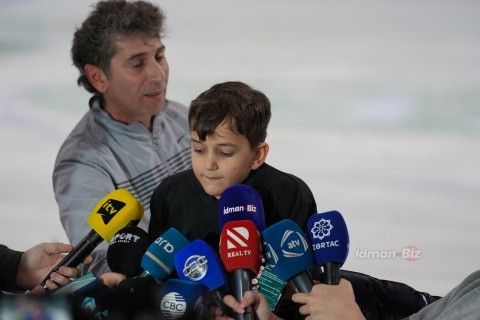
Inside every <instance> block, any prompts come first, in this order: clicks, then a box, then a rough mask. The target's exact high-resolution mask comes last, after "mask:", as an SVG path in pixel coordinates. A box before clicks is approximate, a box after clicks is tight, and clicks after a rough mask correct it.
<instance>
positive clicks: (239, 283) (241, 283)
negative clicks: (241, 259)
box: [233, 269, 255, 320]
mask: <svg viewBox="0 0 480 320" xmlns="http://www.w3.org/2000/svg"><path fill="white" fill-rule="evenodd" d="M248 290H252V275H251V274H250V272H249V271H247V270H244V269H237V270H235V271H233V295H234V296H235V299H237V301H242V298H243V295H244V294H245V292H246V291H248ZM235 320H255V313H254V312H253V308H252V306H248V307H247V308H246V309H245V312H244V313H243V314H242V313H237V312H235Z"/></svg>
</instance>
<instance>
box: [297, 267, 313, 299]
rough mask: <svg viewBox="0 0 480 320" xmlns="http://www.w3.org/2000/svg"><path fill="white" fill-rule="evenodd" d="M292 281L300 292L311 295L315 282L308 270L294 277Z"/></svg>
mask: <svg viewBox="0 0 480 320" xmlns="http://www.w3.org/2000/svg"><path fill="white" fill-rule="evenodd" d="M292 281H293V284H294V285H295V287H296V288H297V290H298V292H301V293H309V292H310V291H312V288H313V280H312V276H311V275H310V272H309V271H308V269H307V270H304V271H302V272H300V273H297V274H296V275H294V276H293V277H292Z"/></svg>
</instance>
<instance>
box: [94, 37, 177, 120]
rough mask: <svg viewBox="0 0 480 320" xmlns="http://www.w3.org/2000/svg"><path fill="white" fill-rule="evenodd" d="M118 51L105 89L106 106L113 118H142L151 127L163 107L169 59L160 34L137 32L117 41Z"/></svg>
mask: <svg viewBox="0 0 480 320" xmlns="http://www.w3.org/2000/svg"><path fill="white" fill-rule="evenodd" d="M115 42H116V46H117V52H116V54H115V56H114V57H113V58H112V60H111V63H110V74H109V77H107V80H106V86H105V90H104V92H102V93H103V97H104V100H105V110H106V111H107V112H108V113H109V114H110V115H111V116H112V118H114V119H116V120H118V121H121V122H125V123H131V122H133V121H140V122H141V123H143V124H144V125H145V126H146V127H147V128H149V129H150V121H151V118H152V116H153V115H155V114H157V113H159V112H160V111H162V110H163V108H164V104H165V95H166V90H167V82H168V63H167V60H166V58H165V47H164V46H163V44H162V42H161V41H160V38H156V37H154V38H147V37H144V36H139V35H133V36H129V37H122V38H119V39H117V40H116V41H115Z"/></svg>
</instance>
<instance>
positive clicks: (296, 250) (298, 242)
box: [280, 230, 309, 258]
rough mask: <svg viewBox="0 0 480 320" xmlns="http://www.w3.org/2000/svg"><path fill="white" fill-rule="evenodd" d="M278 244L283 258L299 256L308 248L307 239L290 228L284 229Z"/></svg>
mask: <svg viewBox="0 0 480 320" xmlns="http://www.w3.org/2000/svg"><path fill="white" fill-rule="evenodd" d="M280 246H281V248H282V253H283V256H284V257H285V258H295V257H301V256H303V255H304V253H305V252H307V251H308V249H309V246H308V242H307V240H306V239H305V238H304V237H303V236H302V235H301V234H300V233H299V232H296V231H292V230H287V231H285V233H284V234H283V237H282V241H281V243H280Z"/></svg>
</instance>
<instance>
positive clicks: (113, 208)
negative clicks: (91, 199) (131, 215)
mask: <svg viewBox="0 0 480 320" xmlns="http://www.w3.org/2000/svg"><path fill="white" fill-rule="evenodd" d="M123 207H125V202H122V201H118V200H115V199H108V200H107V201H105V203H104V204H103V205H102V206H101V207H100V209H99V210H98V211H97V213H98V214H100V215H101V216H102V219H103V223H105V224H108V223H109V222H110V220H112V219H113V217H115V215H116V214H117V213H118V212H119V211H120V210H122V209H123Z"/></svg>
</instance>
